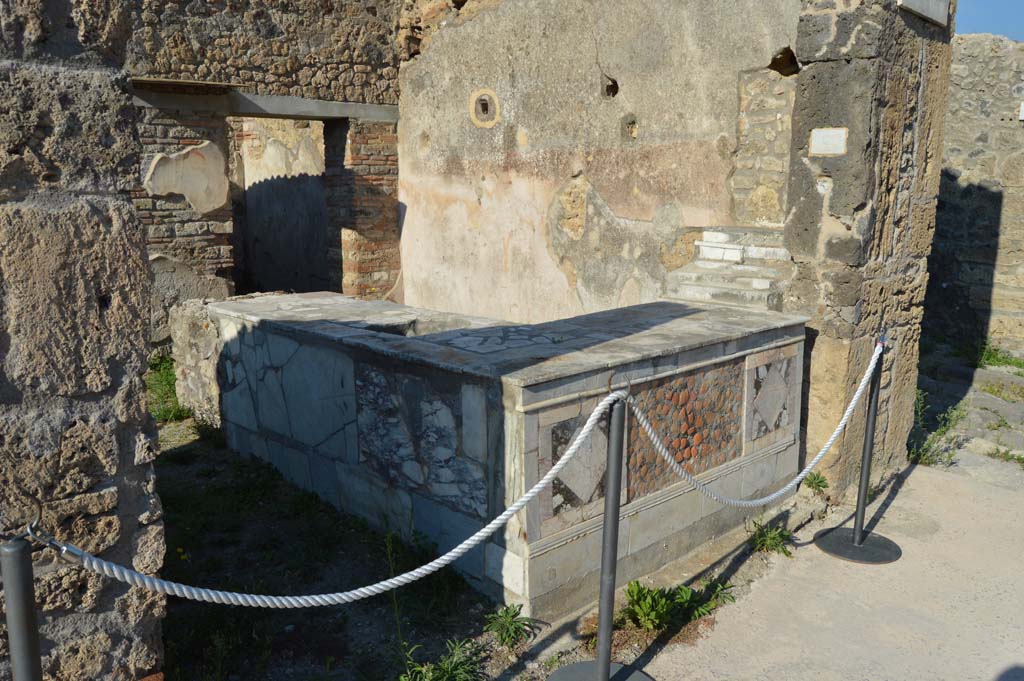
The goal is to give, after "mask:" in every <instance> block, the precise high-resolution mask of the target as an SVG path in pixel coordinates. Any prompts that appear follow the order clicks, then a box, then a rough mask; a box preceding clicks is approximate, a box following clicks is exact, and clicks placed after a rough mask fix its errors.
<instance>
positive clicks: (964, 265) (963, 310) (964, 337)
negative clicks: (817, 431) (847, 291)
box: [919, 168, 1004, 411]
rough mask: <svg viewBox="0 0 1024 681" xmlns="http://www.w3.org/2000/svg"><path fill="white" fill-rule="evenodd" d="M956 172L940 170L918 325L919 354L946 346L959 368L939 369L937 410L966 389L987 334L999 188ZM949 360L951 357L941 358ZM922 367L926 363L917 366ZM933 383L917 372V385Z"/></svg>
mask: <svg viewBox="0 0 1024 681" xmlns="http://www.w3.org/2000/svg"><path fill="white" fill-rule="evenodd" d="M959 178H960V174H959V172H958V171H956V170H953V169H950V168H946V169H944V170H943V171H942V178H941V185H940V188H939V205H938V211H937V215H936V227H935V237H934V242H933V245H932V255H931V257H930V258H929V260H928V275H929V277H928V290H927V293H926V295H925V301H924V318H923V320H922V327H921V346H922V347H921V356H922V358H927V355H928V354H929V353H930V350H932V349H934V348H935V347H936V346H937V345H938V344H946V345H948V346H949V347H950V348H951V349H952V350H953V351H954V353H955V354H956V355H957V356H959V357H960V358H961V359H962V363H963V364H964V365H965V366H959V367H953V368H951V367H950V363H949V362H948V361H947V362H945V363H944V364H945V366H944V368H940V371H941V373H942V375H941V376H933V377H932V378H938V379H940V380H941V387H942V391H943V392H944V393H946V394H945V395H943V396H941V398H939V400H938V402H937V403H936V404H934V405H933V407H934V408H937V409H938V411H942V410H944V409H945V408H946V407H947V406H951V405H955V404H958V403H959V402H960V401H961V400H962V399H963V398H964V397H965V396H966V394H967V392H968V391H969V390H970V386H971V382H972V379H973V373H974V366H976V362H977V358H978V355H979V352H980V349H981V348H982V347H983V346H984V344H985V342H986V340H987V339H988V337H989V326H990V321H991V315H992V288H993V286H994V285H995V279H996V264H997V263H996V260H997V258H998V255H999V238H1000V228H1001V226H1002V219H1003V200H1004V199H1003V192H1002V189H1001V187H1000V185H999V184H998V183H997V182H981V183H979V184H965V183H961V182H960V179H959ZM948 359H951V358H947V360H948ZM923 368H925V369H926V368H927V362H925V363H924V364H923ZM929 385H931V387H932V388H934V387H935V385H934V383H933V382H931V381H930V380H929V377H927V376H925V373H924V371H922V373H921V375H920V379H919V387H921V388H922V389H923V390H925V392H929V390H928V387H929Z"/></svg>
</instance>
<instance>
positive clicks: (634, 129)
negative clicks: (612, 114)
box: [622, 114, 640, 142]
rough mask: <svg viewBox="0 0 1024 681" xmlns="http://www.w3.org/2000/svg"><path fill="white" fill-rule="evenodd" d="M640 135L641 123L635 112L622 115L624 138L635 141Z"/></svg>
mask: <svg viewBox="0 0 1024 681" xmlns="http://www.w3.org/2000/svg"><path fill="white" fill-rule="evenodd" d="M639 136H640V124H639V123H638V122H637V120H636V116H635V115H634V114H626V115H625V116H623V117H622V139H623V140H625V141H626V142H633V141H635V140H636V139H637V137H639Z"/></svg>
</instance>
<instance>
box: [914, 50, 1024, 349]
mask: <svg viewBox="0 0 1024 681" xmlns="http://www.w3.org/2000/svg"><path fill="white" fill-rule="evenodd" d="M1022 103H1024V44H1022V43H1018V42H1014V41H1012V40H1010V39H1009V38H1004V37H1001V36H992V35H962V36H957V37H956V38H955V39H954V41H953V68H952V78H951V86H950V91H949V108H948V112H947V114H946V132H945V138H946V146H945V154H944V156H943V160H942V164H943V174H942V185H941V190H940V194H939V214H938V227H937V231H936V234H935V249H934V251H933V253H932V258H931V260H930V263H929V270H930V272H931V282H930V284H931V285H930V287H929V289H928V306H927V309H928V313H927V314H928V316H927V318H926V327H928V328H929V331H930V332H933V333H937V334H939V335H941V336H946V337H949V338H951V339H953V340H954V342H956V343H957V344H961V345H963V344H980V343H982V342H984V341H985V339H986V338H988V339H990V340H991V342H993V343H995V344H997V345H999V346H1001V347H1004V348H1006V349H1008V350H1010V351H1012V352H1015V353H1017V354H1018V356H1024V122H1021V120H1020V118H1021V105H1022Z"/></svg>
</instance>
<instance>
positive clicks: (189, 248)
mask: <svg viewBox="0 0 1024 681" xmlns="http://www.w3.org/2000/svg"><path fill="white" fill-rule="evenodd" d="M228 132H229V131H228V125H227V121H226V120H225V119H224V118H223V117H222V116H216V115H214V114H203V113H194V112H189V113H181V112H176V111H166V110H160V109H151V108H146V109H142V113H141V119H140V123H139V142H140V143H141V146H142V163H141V170H140V173H139V180H138V185H137V186H136V188H134V189H133V190H132V192H131V197H132V204H133V206H134V208H135V214H136V215H137V216H138V218H139V221H140V222H141V223H142V225H143V227H144V228H145V230H146V245H147V250H148V255H149V260H150V262H151V263H152V264H153V270H154V277H155V281H154V289H153V298H152V308H151V313H150V314H151V333H150V340H151V341H152V342H153V343H154V344H161V343H164V342H167V341H169V339H170V335H169V331H168V327H167V322H168V316H167V314H168V310H169V309H170V307H171V306H173V305H175V304H177V303H178V302H180V301H181V300H185V299H188V298H203V297H205V298H224V297H226V296H228V295H231V294H232V293H233V292H234V283H233V268H234V254H233V246H232V239H233V231H234V225H233V221H232V214H231V203H230V201H226V202H225V204H224V206H222V207H220V208H218V209H216V210H213V211H210V212H207V213H200V212H198V211H197V210H195V209H194V208H193V207H192V206H191V205H190V204H189V202H188V200H187V199H186V198H185V197H184V196H183V195H181V194H167V195H161V196H151V195H150V194H149V192H148V191H147V190H146V189H144V188H143V187H142V183H143V180H144V178H145V176H146V172H147V170H148V169H149V168H150V166H151V165H152V162H153V159H154V157H156V155H157V154H160V153H163V154H175V153H177V152H179V151H181V150H183V149H186V148H188V147H194V146H199V145H201V144H203V143H204V142H210V143H212V144H215V145H217V146H218V147H219V148H220V149H221V150H222V151H223V152H225V156H226V155H227V151H228ZM226 172H227V169H226V168H225V173H226ZM157 260H161V262H162V263H163V264H164V265H163V266H162V267H158V266H157V265H156V261H157ZM167 263H170V265H167Z"/></svg>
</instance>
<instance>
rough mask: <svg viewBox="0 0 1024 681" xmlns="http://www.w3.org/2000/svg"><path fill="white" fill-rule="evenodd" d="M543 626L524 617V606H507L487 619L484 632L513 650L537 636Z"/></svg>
mask: <svg viewBox="0 0 1024 681" xmlns="http://www.w3.org/2000/svg"><path fill="white" fill-rule="evenodd" d="M540 628H541V625H540V622H538V621H537V620H535V619H531V618H529V617H524V616H523V606H522V605H506V606H504V607H502V608H499V609H498V611H497V612H495V613H491V614H490V615H487V617H486V624H485V625H484V631H487V632H490V633H492V634H494V636H495V638H497V639H498V643H500V644H501V645H503V646H505V647H506V648H508V649H509V650H512V649H513V648H515V647H516V646H518V645H519V644H520V643H522V642H523V641H527V640H529V639H531V638H533V637H534V636H536V635H537V632H538V631H540Z"/></svg>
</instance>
